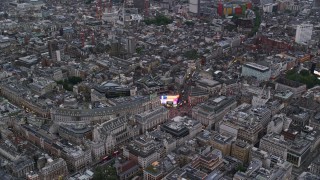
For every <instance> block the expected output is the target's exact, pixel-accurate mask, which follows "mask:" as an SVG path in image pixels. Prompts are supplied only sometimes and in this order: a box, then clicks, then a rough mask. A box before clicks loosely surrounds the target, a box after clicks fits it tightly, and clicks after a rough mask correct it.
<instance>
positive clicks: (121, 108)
mask: <svg viewBox="0 0 320 180" xmlns="http://www.w3.org/2000/svg"><path fill="white" fill-rule="evenodd" d="M158 106H160V100H159V98H158V97H147V96H144V97H137V98H134V99H133V100H132V101H128V102H124V103H120V104H116V105H115V106H112V107H104V108H96V109H67V108H55V109H51V111H50V115H51V119H52V121H53V122H55V123H58V124H73V123H85V124H96V123H102V122H105V121H106V120H109V119H111V118H112V116H118V115H125V114H139V113H142V112H144V111H148V110H150V109H151V108H155V107H158Z"/></svg>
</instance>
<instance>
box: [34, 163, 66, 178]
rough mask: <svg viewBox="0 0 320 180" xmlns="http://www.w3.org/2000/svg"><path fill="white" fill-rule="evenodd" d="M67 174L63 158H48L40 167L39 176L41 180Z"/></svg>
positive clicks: (64, 176) (63, 176)
mask: <svg viewBox="0 0 320 180" xmlns="http://www.w3.org/2000/svg"><path fill="white" fill-rule="evenodd" d="M67 175H68V168H67V163H66V161H65V160H64V159H62V158H58V159H55V160H52V159H48V162H47V163H46V165H45V166H44V167H43V168H41V169H40V171H39V177H40V179H41V180H52V179H62V178H66V177H67Z"/></svg>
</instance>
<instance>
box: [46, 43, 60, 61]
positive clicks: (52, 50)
mask: <svg viewBox="0 0 320 180" xmlns="http://www.w3.org/2000/svg"><path fill="white" fill-rule="evenodd" d="M57 50H59V46H58V41H57V40H49V41H48V51H49V57H50V59H55V57H56V51H57Z"/></svg>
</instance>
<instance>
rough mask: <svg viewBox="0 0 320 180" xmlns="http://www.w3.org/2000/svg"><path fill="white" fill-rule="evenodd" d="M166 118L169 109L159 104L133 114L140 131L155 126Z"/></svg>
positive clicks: (167, 117)
mask: <svg viewBox="0 0 320 180" xmlns="http://www.w3.org/2000/svg"><path fill="white" fill-rule="evenodd" d="M168 119H169V111H168V110H167V108H165V107H163V106H159V107H156V108H154V109H150V110H149V111H145V112H143V113H140V114H137V115H135V120H136V121H137V123H138V124H139V125H140V128H141V132H142V133H144V132H146V131H147V130H150V129H152V128H156V127H157V126H158V125H160V124H163V123H164V122H166V121H167V120H168Z"/></svg>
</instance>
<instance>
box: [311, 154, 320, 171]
mask: <svg viewBox="0 0 320 180" xmlns="http://www.w3.org/2000/svg"><path fill="white" fill-rule="evenodd" d="M310 172H311V173H313V174H316V175H318V176H320V155H318V157H316V158H315V159H314V160H313V161H312V163H311V164H310Z"/></svg>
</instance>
